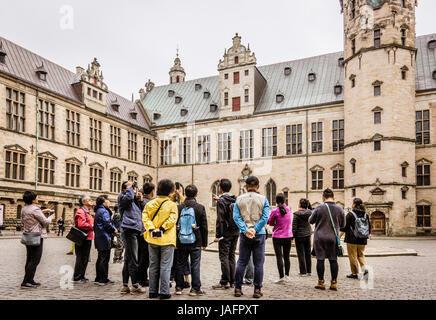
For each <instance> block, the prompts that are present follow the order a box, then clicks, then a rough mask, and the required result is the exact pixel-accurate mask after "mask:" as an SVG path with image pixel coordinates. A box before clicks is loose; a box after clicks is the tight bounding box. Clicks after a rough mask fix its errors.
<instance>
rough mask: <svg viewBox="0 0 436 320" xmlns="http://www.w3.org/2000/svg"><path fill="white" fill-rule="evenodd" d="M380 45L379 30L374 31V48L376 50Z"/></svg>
mask: <svg viewBox="0 0 436 320" xmlns="http://www.w3.org/2000/svg"><path fill="white" fill-rule="evenodd" d="M380 45H381V30H380V29H374V47H376V48H378V47H380Z"/></svg>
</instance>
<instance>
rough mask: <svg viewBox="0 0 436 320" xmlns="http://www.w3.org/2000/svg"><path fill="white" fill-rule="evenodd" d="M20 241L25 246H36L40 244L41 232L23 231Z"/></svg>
mask: <svg viewBox="0 0 436 320" xmlns="http://www.w3.org/2000/svg"><path fill="white" fill-rule="evenodd" d="M21 243H22V244H24V245H26V246H31V247H37V246H40V245H41V232H23V235H22V236H21Z"/></svg>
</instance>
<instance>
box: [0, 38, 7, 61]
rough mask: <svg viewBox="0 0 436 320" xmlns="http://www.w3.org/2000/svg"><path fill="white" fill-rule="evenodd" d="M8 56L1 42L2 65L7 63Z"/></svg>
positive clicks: (0, 57)
mask: <svg viewBox="0 0 436 320" xmlns="http://www.w3.org/2000/svg"><path fill="white" fill-rule="evenodd" d="M6 56H7V53H6V51H5V50H4V49H3V42H0V63H5V62H6Z"/></svg>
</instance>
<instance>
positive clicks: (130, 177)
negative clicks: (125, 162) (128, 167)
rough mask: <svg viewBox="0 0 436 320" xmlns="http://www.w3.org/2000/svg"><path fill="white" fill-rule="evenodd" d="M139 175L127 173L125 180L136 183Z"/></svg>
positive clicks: (132, 172)
mask: <svg viewBox="0 0 436 320" xmlns="http://www.w3.org/2000/svg"><path fill="white" fill-rule="evenodd" d="M138 177H139V175H138V174H137V173H136V172H135V171H130V172H129V173H127V180H128V181H136V182H138Z"/></svg>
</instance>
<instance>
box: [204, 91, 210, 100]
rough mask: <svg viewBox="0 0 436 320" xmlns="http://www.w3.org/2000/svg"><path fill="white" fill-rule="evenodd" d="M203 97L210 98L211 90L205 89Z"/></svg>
mask: <svg viewBox="0 0 436 320" xmlns="http://www.w3.org/2000/svg"><path fill="white" fill-rule="evenodd" d="M203 98H204V99H209V98H210V92H209V91H205V92H204V93H203Z"/></svg>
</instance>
